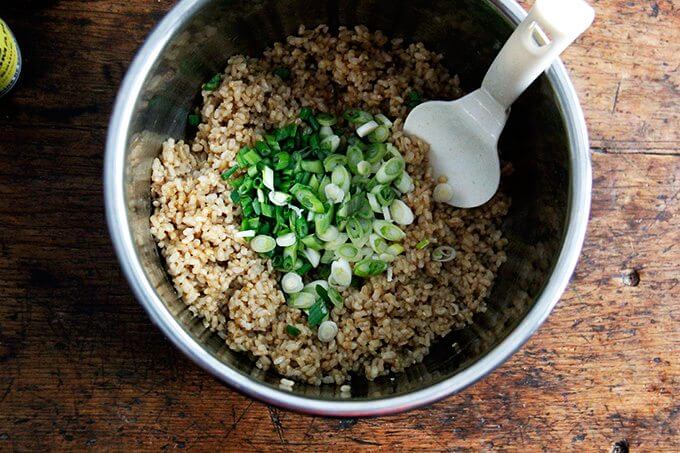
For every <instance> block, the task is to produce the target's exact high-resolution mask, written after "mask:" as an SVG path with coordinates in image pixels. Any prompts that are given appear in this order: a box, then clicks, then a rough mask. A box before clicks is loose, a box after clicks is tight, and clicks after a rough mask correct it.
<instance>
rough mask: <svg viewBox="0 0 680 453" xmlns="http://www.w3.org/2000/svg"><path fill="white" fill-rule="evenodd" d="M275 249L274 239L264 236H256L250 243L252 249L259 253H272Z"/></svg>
mask: <svg viewBox="0 0 680 453" xmlns="http://www.w3.org/2000/svg"><path fill="white" fill-rule="evenodd" d="M274 247H276V240H275V239H274V238H273V237H271V236H267V235H264V234H260V235H258V236H255V237H254V238H253V239H251V241H250V248H252V249H253V251H255V252H257V253H267V252H271V251H272V250H274Z"/></svg>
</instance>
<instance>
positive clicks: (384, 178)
mask: <svg viewBox="0 0 680 453" xmlns="http://www.w3.org/2000/svg"><path fill="white" fill-rule="evenodd" d="M403 171H404V161H403V159H400V158H398V157H393V158H391V159H390V160H388V161H387V162H385V163H384V164H382V165H381V166H380V168H379V169H378V172H377V173H376V174H375V179H376V180H377V181H378V182H379V183H381V184H387V183H390V182H392V181H394V180H395V179H397V178H398V177H399V176H400V175H401V174H402V173H403Z"/></svg>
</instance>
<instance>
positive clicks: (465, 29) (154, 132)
mask: <svg viewBox="0 0 680 453" xmlns="http://www.w3.org/2000/svg"><path fill="white" fill-rule="evenodd" d="M524 15H525V12H524V11H523V10H522V8H521V7H520V6H519V5H518V4H517V3H515V2H514V1H513V0H491V1H485V0H434V1H426V0H409V1H405V0H402V1H400V0H397V1H395V0H327V1H319V2H307V1H305V0H280V1H277V2H271V1H257V0H256V1H255V2H253V1H241V0H234V1H220V0H183V1H180V2H179V3H178V5H177V6H176V7H175V8H174V9H173V10H172V11H171V12H170V13H169V14H168V15H167V16H166V17H165V18H164V19H163V21H162V22H161V23H160V24H159V25H158V26H157V27H156V29H155V30H154V31H153V33H152V34H151V35H150V36H149V38H148V39H147V41H146V43H145V44H144V46H143V47H142V48H141V50H140V51H139V53H138V55H137V56H136V58H135V59H134V61H133V63H132V65H131V67H130V69H129V71H128V73H127V75H126V77H125V80H124V81H123V84H122V86H121V88H120V92H119V94H118V98H117V100H116V104H115V108H114V111H113V115H112V118H111V123H110V126H109V133H108V139H107V144H106V159H105V168H104V176H105V188H104V190H105V200H106V213H107V218H108V223H109V228H110V231H111V237H112V239H113V243H114V245H115V248H116V251H117V253H118V257H119V259H120V262H121V266H122V268H123V271H124V272H125V275H126V276H127V278H128V280H129V282H130V285H131V287H132V289H133V291H134V293H135V295H136V296H137V298H138V299H139V301H140V303H141V304H142V306H143V307H144V308H145V309H146V311H147V312H148V313H149V316H150V318H151V320H152V321H153V322H154V323H155V324H156V325H157V326H158V327H159V328H160V329H161V330H162V331H163V333H164V334H165V335H166V336H167V337H168V338H169V339H170V340H171V341H172V342H173V343H174V344H175V345H176V346H177V347H178V348H179V349H180V350H181V351H182V352H184V353H185V354H186V355H188V356H189V357H190V358H191V359H192V360H194V361H195V362H196V363H197V364H199V365H200V366H201V367H203V368H204V369H205V370H207V371H209V372H210V373H212V374H213V375H215V376H216V377H218V378H219V379H220V380H222V381H224V382H225V383H227V384H229V385H231V386H232V387H234V388H235V389H237V390H239V391H241V392H243V393H245V394H247V395H250V396H252V397H255V398H259V399H261V400H264V401H267V402H269V403H273V404H276V405H279V406H282V407H285V408H290V409H295V410H299V411H303V412H308V413H315V414H324V415H334V416H365V415H381V414H389V413H394V412H399V411H404V410H407V409H411V408H414V407H418V406H422V405H425V404H429V403H432V402H433V401H436V400H438V399H441V398H444V397H446V396H448V395H451V394H453V393H456V392H458V391H460V390H461V389H464V388H465V387H466V386H468V385H470V384H472V383H473V382H475V381H476V380H478V379H480V378H481V377H483V376H485V375H487V374H488V373H490V372H491V371H492V370H493V369H494V368H496V367H497V366H499V365H500V364H501V363H503V361H505V360H506V359H507V358H508V357H509V356H510V355H511V354H512V353H513V352H515V351H516V350H517V349H518V348H519V347H520V346H521V345H522V344H523V343H524V342H525V341H527V339H528V338H529V337H530V336H531V334H532V333H533V332H534V331H535V330H536V329H537V328H538V327H539V326H540V325H541V323H542V322H543V321H544V320H545V319H546V317H547V316H548V314H549V313H550V311H551V310H552V308H553V307H554V306H555V304H556V303H557V301H558V299H559V297H560V295H561V294H562V292H563V291H564V288H565V287H566V285H567V282H568V281H569V278H570V276H571V274H572V272H573V270H574V267H575V265H576V261H577V259H578V256H579V253H580V250H581V246H582V243H583V239H584V235H585V231H586V224H587V221H588V212H589V207H590V189H591V169H590V159H589V147H588V138H587V131H586V125H585V122H584V119H583V114H582V112H581V108H580V106H579V103H578V99H577V97H576V93H575V92H574V88H573V86H572V84H571V82H570V80H569V77H568V75H567V72H566V70H565V68H564V66H563V65H562V64H561V63H556V64H555V65H553V66H552V67H551V69H550V70H549V71H548V72H547V74H546V75H544V76H542V77H541V78H540V79H539V80H538V81H537V82H536V83H535V84H534V85H533V86H532V87H531V89H530V90H529V91H527V92H526V93H525V94H524V95H523V96H522V97H521V98H520V100H519V101H518V102H517V103H516V104H515V106H514V107H513V112H512V114H511V116H510V121H509V123H508V125H507V127H506V129H505V132H504V135H503V137H502V139H501V143H500V152H501V155H502V157H503V158H504V159H505V160H508V161H511V162H512V163H513V166H514V173H513V174H512V175H508V176H505V177H504V184H505V186H506V187H507V190H508V191H509V193H510V195H511V196H512V198H513V205H512V208H511V211H510V214H509V215H508V217H507V220H506V221H505V223H504V225H503V230H504V233H505V235H506V237H507V238H508V239H509V241H510V245H509V249H508V261H507V262H506V263H505V264H504V265H503V267H502V268H501V270H500V273H499V276H498V280H497V282H496V285H495V287H494V289H493V292H492V294H491V296H490V298H489V302H488V310H487V311H486V312H485V313H480V314H479V315H477V316H476V317H475V319H474V321H475V322H474V325H473V326H471V327H470V328H467V329H463V330H459V331H456V332H452V333H451V334H450V335H448V336H447V337H446V338H444V339H443V340H441V341H440V342H439V343H437V344H436V345H435V346H434V347H433V348H432V352H431V354H430V355H429V356H428V357H427V358H426V359H425V361H424V362H423V363H422V364H419V365H414V366H413V367H411V368H409V369H408V370H407V371H406V372H404V373H400V374H398V375H395V376H391V377H385V378H380V379H378V380H376V381H374V382H368V381H365V380H362V379H355V380H353V381H352V394H351V397H349V398H343V397H342V396H341V395H340V392H339V389H337V388H336V387H335V386H323V387H321V388H318V387H313V386H306V385H300V384H297V385H295V387H294V390H293V391H292V392H290V391H286V390H281V389H279V387H278V384H279V376H277V375H275V374H274V373H272V372H269V373H266V372H262V371H261V370H259V369H257V368H255V367H254V366H253V365H252V363H251V361H250V360H248V359H247V358H246V357H244V356H242V355H239V354H236V353H233V352H232V351H230V350H229V349H228V348H227V347H226V346H225V345H224V342H223V341H221V340H220V339H219V338H218V337H217V336H216V335H212V334H211V333H210V332H209V331H207V330H206V329H205V328H204V327H203V324H202V323H201V322H200V320H197V319H195V318H193V317H192V316H191V314H190V313H189V312H188V310H186V307H185V306H184V304H183V303H182V302H181V301H180V300H179V299H178V297H177V295H176V293H175V291H174V289H173V288H172V285H171V283H170V281H169V279H168V277H167V275H166V273H165V271H164V268H163V264H162V261H161V258H160V257H159V255H158V252H157V250H156V247H155V244H154V241H153V239H152V237H151V235H150V233H149V220H148V217H149V213H150V210H151V206H150V200H149V180H150V168H151V162H152V160H153V158H154V157H155V156H156V155H157V154H158V152H159V149H160V145H161V142H162V141H163V140H164V139H165V138H167V137H183V136H185V130H186V117H187V112H188V111H189V109H190V108H191V107H192V106H193V105H195V104H196V102H197V101H198V99H197V93H198V92H199V87H200V84H201V82H203V81H204V80H206V79H207V78H208V77H209V75H211V74H213V73H215V72H216V71H219V70H221V69H222V68H223V67H224V66H225V65H226V61H227V59H228V57H229V56H230V55H232V54H234V53H249V54H252V55H255V54H258V53H259V52H261V50H262V49H263V48H264V47H266V46H267V45H269V44H271V43H273V42H274V41H276V40H280V39H283V38H284V37H285V36H287V35H290V34H294V33H295V31H296V30H297V27H298V25H299V24H305V25H306V26H308V27H310V26H314V25H318V24H321V23H326V24H328V25H330V26H331V27H335V26H337V25H349V26H352V25H357V24H364V25H367V26H368V27H369V28H371V29H381V30H383V31H385V32H386V33H387V34H388V35H390V36H401V37H404V38H405V39H407V40H412V41H423V42H425V44H426V45H427V46H429V47H430V48H432V49H436V50H438V51H441V52H443V53H444V54H445V56H446V64H447V65H448V66H449V67H450V69H451V70H452V72H453V73H458V74H459V75H460V77H461V80H462V82H463V87H464V88H467V89H473V88H476V87H477V86H478V85H479V84H480V82H481V79H482V76H483V74H484V72H485V71H486V69H487V67H488V66H489V64H490V62H491V61H492V59H493V57H494V55H495V54H496V52H497V51H498V49H499V48H500V46H501V45H502V43H503V42H504V41H505V39H506V38H507V37H508V36H509V35H510V33H511V31H512V29H513V27H514V24H517V23H518V22H519V21H520V20H521V18H523V17H524Z"/></svg>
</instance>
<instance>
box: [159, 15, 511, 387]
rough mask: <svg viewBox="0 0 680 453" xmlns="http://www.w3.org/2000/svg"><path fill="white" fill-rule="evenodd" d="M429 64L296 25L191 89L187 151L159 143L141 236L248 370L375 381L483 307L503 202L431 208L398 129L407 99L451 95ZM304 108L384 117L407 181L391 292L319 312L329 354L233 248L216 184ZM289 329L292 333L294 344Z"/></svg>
mask: <svg viewBox="0 0 680 453" xmlns="http://www.w3.org/2000/svg"><path fill="white" fill-rule="evenodd" d="M441 60H442V56H441V55H437V54H435V53H432V52H430V51H428V50H427V49H425V47H424V46H423V45H422V44H410V45H405V44H404V43H403V42H402V41H401V40H398V39H395V40H391V41H390V40H389V39H387V38H386V37H385V36H384V35H383V34H381V33H380V32H376V33H371V32H369V31H368V30H367V29H366V28H364V27H357V28H355V29H353V30H350V29H346V28H340V29H339V31H338V33H337V34H331V33H329V31H328V28H327V27H325V26H320V27H318V28H316V29H314V30H311V31H310V30H305V29H304V28H300V31H299V36H295V37H289V38H288V39H287V41H286V43H277V44H275V45H274V46H273V48H271V49H268V50H267V51H265V52H264V55H263V56H262V58H258V59H256V58H249V57H244V56H240V55H239V56H234V57H232V58H231V59H230V60H229V63H228V66H227V68H226V70H225V73H224V78H223V81H222V85H221V87H220V88H219V89H218V90H216V91H214V92H203V101H204V104H203V107H202V110H201V113H202V116H203V123H202V124H201V125H200V126H199V128H198V132H197V134H196V138H195V139H194V140H193V142H191V143H185V142H183V141H178V142H176V141H175V140H173V139H169V140H167V141H166V142H165V143H164V145H163V150H162V152H161V154H160V156H159V157H158V158H157V159H156V160H155V161H154V164H153V175H152V187H151V190H152V196H153V200H154V201H153V206H154V213H153V215H152V216H151V232H152V233H153V235H154V237H155V239H156V241H157V243H158V247H159V248H160V250H161V252H162V254H163V256H164V257H165V260H166V263H167V270H168V272H169V274H170V276H171V278H172V281H173V283H174V285H175V287H176V289H177V292H178V293H179V295H180V296H181V297H182V299H183V300H184V302H185V303H186V304H187V305H188V306H189V307H190V309H191V311H192V312H193V313H194V314H195V315H196V316H200V317H201V318H202V319H203V321H204V323H205V325H206V326H208V327H209V328H210V329H212V330H213V331H215V332H217V333H218V334H219V335H220V336H221V337H222V338H224V339H225V341H226V342H227V344H228V346H229V347H230V348H232V349H233V350H235V351H243V352H246V353H248V354H249V355H250V356H252V357H253V359H254V360H255V361H256V365H257V366H258V367H260V368H262V369H268V368H270V367H274V369H275V370H276V371H278V372H279V373H280V374H281V375H282V376H286V377H288V378H291V379H293V380H295V381H299V382H308V383H312V384H316V385H319V384H321V383H333V382H334V383H336V384H341V383H344V382H346V381H348V380H349V379H350V373H357V374H363V375H365V376H366V377H367V378H368V379H375V378H376V377H378V376H381V375H384V374H387V373H389V372H390V371H394V372H398V371H402V370H404V369H405V368H406V367H408V366H409V365H411V364H413V363H417V362H420V361H422V360H423V357H424V356H425V355H426V354H427V353H428V351H429V349H430V346H431V345H432V344H433V342H434V341H436V340H437V339H438V338H439V337H442V336H444V335H446V334H447V333H449V332H450V331H451V330H452V329H458V328H461V327H463V326H465V325H466V324H468V323H470V322H471V319H472V316H473V314H474V313H476V312H479V311H484V310H485V298H486V297H487V296H488V294H489V292H490V290H491V288H492V286H493V283H494V278H495V276H496V271H497V270H498V268H499V266H500V265H501V264H502V263H503V262H504V261H505V259H506V256H505V253H504V251H503V250H504V247H505V246H506V244H507V240H506V239H504V238H503V237H502V235H501V231H500V227H499V226H500V222H501V219H502V217H503V216H504V215H505V214H506V212H507V210H508V207H509V200H508V198H507V197H506V196H505V195H503V194H502V193H499V194H497V195H496V197H495V198H494V199H493V200H492V201H490V202H489V203H487V204H486V205H484V206H483V207H481V208H478V209H468V210H463V209H455V208H452V207H450V206H448V205H446V204H443V203H435V202H434V201H433V200H432V190H433V188H434V185H436V183H437V181H435V180H434V179H433V176H432V174H431V170H430V168H429V165H428V162H427V151H428V148H427V145H426V144H424V143H423V142H421V141H419V140H417V139H414V138H411V137H408V136H406V135H404V134H403V133H402V132H401V128H402V125H403V119H404V118H405V117H406V114H407V112H408V107H407V106H406V105H405V102H406V101H405V97H406V95H407V94H408V93H409V92H411V91H416V92H419V93H421V94H422V95H423V97H424V99H432V98H455V97H459V96H460V94H461V93H460V90H459V88H458V79H457V77H452V76H451V75H450V74H449V73H448V71H447V70H446V69H445V68H444V67H443V66H442V64H441ZM281 66H283V67H287V68H289V69H290V72H291V77H290V80H281V79H280V78H279V77H277V76H276V75H273V74H272V70H273V69H275V68H277V67H281ZM303 106H309V107H312V108H313V109H316V110H318V111H327V112H332V113H335V114H340V113H342V111H344V110H345V109H347V108H350V107H358V108H362V109H365V110H367V111H370V112H373V113H377V112H383V113H385V114H386V115H387V116H388V117H390V118H392V119H396V122H395V126H394V133H393V135H392V138H391V140H392V142H393V143H394V145H395V146H396V147H397V148H398V149H399V150H400V151H401V152H402V154H403V156H404V158H405V160H406V163H407V170H408V172H409V174H410V175H411V176H412V177H413V180H414V182H415V190H414V191H413V192H412V193H410V194H408V195H406V196H405V198H404V201H405V202H406V203H407V204H408V205H409V206H410V207H411V209H412V210H413V212H414V214H415V216H416V221H415V222H414V223H413V224H412V225H410V226H409V227H406V232H407V237H406V239H405V240H404V242H403V245H404V247H405V248H406V251H405V253H403V254H402V255H401V256H399V257H398V258H397V259H396V261H394V262H393V263H392V265H393V274H394V276H393V279H392V281H388V280H387V277H386V275H385V274H383V275H380V276H377V277H374V278H371V279H369V280H367V281H366V283H365V285H364V286H363V287H362V288H361V289H360V290H359V289H356V288H350V289H348V290H346V291H345V292H344V293H343V295H344V297H345V305H344V308H342V309H338V308H335V309H334V310H333V312H332V314H331V319H332V320H333V321H335V322H336V323H337V325H338V327H339V333H338V335H337V337H336V339H335V340H334V341H331V342H330V343H322V342H320V341H319V340H318V338H317V336H316V328H314V329H310V328H309V327H307V322H306V316H305V315H304V313H302V312H301V311H300V310H298V309H294V308H289V307H288V306H287V305H286V301H285V299H284V296H283V294H282V292H281V290H280V289H279V284H278V278H279V275H278V272H277V271H275V270H273V269H272V266H271V264H270V263H269V262H268V260H266V259H262V258H260V257H259V256H258V255H257V254H256V253H254V252H252V251H251V250H250V249H249V247H248V245H247V243H246V242H245V240H243V239H239V238H235V236H234V234H235V233H236V232H237V231H238V230H239V225H240V212H239V207H238V206H236V205H233V204H232V203H231V201H230V200H229V189H228V187H227V185H226V184H225V183H224V182H223V181H221V179H220V172H221V171H223V170H225V169H226V168H227V167H228V164H229V163H230V162H231V161H233V160H234V158H235V155H236V153H237V152H238V151H239V149H240V148H241V147H242V146H244V145H252V144H253V143H254V142H255V141H256V140H258V139H260V138H261V136H262V135H261V134H263V133H264V131H267V130H271V129H273V128H276V127H280V126H283V125H285V124H287V123H289V122H292V121H295V120H296V117H297V114H298V113H299V110H300V108H301V107H303ZM423 239H429V240H430V241H431V244H439V245H452V246H453V247H455V249H456V251H457V254H456V258H455V259H454V260H453V261H451V262H448V263H439V262H435V261H432V259H431V257H430V253H431V251H432V249H433V245H430V246H428V247H426V248H425V249H423V250H417V249H416V247H415V245H416V244H417V243H418V242H420V241H421V240H423ZM287 324H291V325H295V326H297V327H298V328H300V329H301V331H302V332H301V334H300V335H299V336H298V337H297V338H292V337H291V336H290V335H289V334H288V333H286V325H287Z"/></svg>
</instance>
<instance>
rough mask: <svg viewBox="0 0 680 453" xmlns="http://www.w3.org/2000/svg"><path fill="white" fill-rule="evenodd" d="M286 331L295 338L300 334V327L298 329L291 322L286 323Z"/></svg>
mask: <svg viewBox="0 0 680 453" xmlns="http://www.w3.org/2000/svg"><path fill="white" fill-rule="evenodd" d="M286 333H287V334H288V335H290V336H291V337H293V338H295V337H297V336H298V335H300V329H298V328H297V327H295V326H291V325H290V324H288V325H286Z"/></svg>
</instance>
